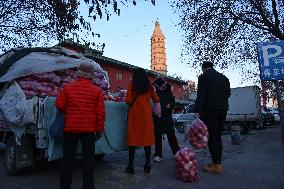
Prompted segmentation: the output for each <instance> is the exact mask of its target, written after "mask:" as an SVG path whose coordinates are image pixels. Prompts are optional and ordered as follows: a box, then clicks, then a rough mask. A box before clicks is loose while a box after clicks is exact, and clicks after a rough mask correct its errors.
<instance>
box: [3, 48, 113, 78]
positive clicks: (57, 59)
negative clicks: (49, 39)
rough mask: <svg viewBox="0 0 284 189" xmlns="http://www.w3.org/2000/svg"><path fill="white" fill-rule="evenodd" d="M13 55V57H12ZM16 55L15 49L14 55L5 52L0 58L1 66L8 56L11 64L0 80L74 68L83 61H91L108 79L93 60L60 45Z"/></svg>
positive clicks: (106, 76)
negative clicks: (46, 49)
mask: <svg viewBox="0 0 284 189" xmlns="http://www.w3.org/2000/svg"><path fill="white" fill-rule="evenodd" d="M62 52H64V54H62ZM67 55H69V56H67ZM13 56H15V57H14V58H13ZM16 56H17V52H16V51H15V52H14V55H11V53H7V54H6V55H3V56H2V57H1V58H0V65H1V64H2V66H5V65H3V64H4V62H5V61H6V59H7V58H8V57H9V63H7V64H11V65H9V68H8V70H7V71H6V73H5V74H4V75H3V76H2V77H1V78H0V82H7V81H11V80H13V79H16V78H19V77H23V76H27V75H30V74H35V73H46V72H52V71H56V70H63V69H69V68H75V67H78V66H79V65H80V64H81V63H83V62H89V63H92V64H93V65H94V68H95V71H96V72H99V73H103V74H104V76H105V78H106V80H107V81H109V78H108V75H107V72H106V71H104V70H103V69H102V68H101V67H100V65H99V64H97V63H96V62H95V61H94V60H91V59H89V58H86V57H84V56H82V55H81V54H79V53H76V52H74V51H70V50H68V49H65V48H62V47H57V48H53V49H49V50H48V51H47V52H42V51H41V52H30V53H28V54H24V55H23V57H20V58H19V57H16ZM18 58H19V59H18ZM12 60H15V62H13V64H12V63H10V61H12ZM7 66H8V65H7ZM3 69H4V68H3Z"/></svg>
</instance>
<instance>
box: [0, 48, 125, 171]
mask: <svg viewBox="0 0 284 189" xmlns="http://www.w3.org/2000/svg"><path fill="white" fill-rule="evenodd" d="M82 61H90V62H92V63H93V64H94V66H95V70H96V72H95V73H94V75H95V76H94V78H93V81H94V82H95V79H98V80H99V83H100V84H101V85H102V86H100V85H99V87H101V88H102V89H103V90H104V97H105V111H106V120H105V128H104V132H103V133H102V134H101V136H100V137H98V138H97V139H96V143H95V157H96V158H97V159H101V158H103V157H104V155H105V154H109V153H113V152H118V151H124V150H128V146H127V144H126V133H127V122H126V120H125V117H126V114H127V111H128V106H127V105H126V103H125V102H116V101H113V100H108V99H109V97H110V96H109V93H108V92H107V85H105V84H106V83H105V82H102V79H104V80H106V78H105V77H102V76H103V74H104V70H102V69H101V68H100V67H99V65H98V64H97V63H96V62H94V61H92V60H90V59H88V58H86V57H84V56H82V55H81V54H78V53H76V52H74V51H69V50H68V49H63V48H61V47H58V48H55V47H52V48H34V49H33V48H28V49H16V50H10V51H8V52H7V53H5V54H3V55H1V56H0V142H2V143H4V144H5V166H6V171H7V173H8V174H9V175H18V174H20V173H21V172H22V170H24V169H25V168H29V167H33V166H36V165H37V164H38V163H40V162H42V160H45V161H53V160H56V159H60V158H61V157H62V145H63V141H62V140H60V139H55V138H52V137H51V136H50V134H49V129H50V127H51V126H52V124H53V123H54V122H55V121H56V117H57V115H58V114H57V109H56V107H55V99H56V94H58V92H59V87H62V86H63V85H64V84H65V83H68V82H71V79H72V77H71V76H73V75H70V74H74V73H75V72H74V68H76V67H77V66H78V65H80V62H82ZM99 73H101V74H99ZM68 74H69V75H68ZM96 76H97V77H96ZM53 84H54V85H53ZM104 87H106V88H104ZM62 127H63V126H62ZM76 155H77V156H78V157H80V156H81V155H82V153H81V146H80V145H78V147H77V153H76Z"/></svg>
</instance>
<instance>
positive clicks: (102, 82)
mask: <svg viewBox="0 0 284 189" xmlns="http://www.w3.org/2000/svg"><path fill="white" fill-rule="evenodd" d="M93 83H94V84H95V85H96V86H98V87H100V88H101V89H103V90H108V89H109V83H108V81H107V79H106V78H105V75H104V74H103V73H99V72H95V73H94V75H93Z"/></svg>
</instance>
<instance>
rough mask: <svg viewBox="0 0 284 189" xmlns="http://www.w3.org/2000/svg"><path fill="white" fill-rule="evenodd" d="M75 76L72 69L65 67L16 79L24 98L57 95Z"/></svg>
mask: <svg viewBox="0 0 284 189" xmlns="http://www.w3.org/2000/svg"><path fill="white" fill-rule="evenodd" d="M76 78H77V75H76V73H75V70H74V69H65V70H60V71H54V72H47V73H40V74H31V75H28V76H24V77H20V78H18V79H17V82H18V84H19V85H20V87H21V88H22V90H23V91H24V93H25V95H26V98H27V99H29V98H32V97H33V96H57V95H58V94H59V92H60V90H61V89H62V87H63V85H64V84H65V83H70V82H72V81H74V80H75V79H76Z"/></svg>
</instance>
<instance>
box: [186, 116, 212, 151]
mask: <svg viewBox="0 0 284 189" xmlns="http://www.w3.org/2000/svg"><path fill="white" fill-rule="evenodd" d="M188 135H189V143H190V144H191V145H192V146H193V147H195V148H197V149H201V148H206V147H207V142H208V130H207V127H206V125H205V124H204V123H203V121H201V120H200V119H199V118H196V119H194V120H193V121H192V123H191V126H190V127H189V129H188Z"/></svg>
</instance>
